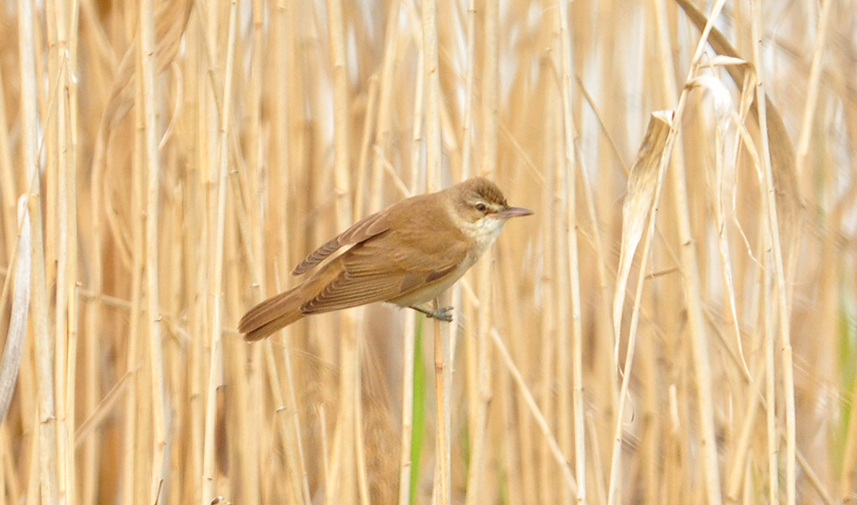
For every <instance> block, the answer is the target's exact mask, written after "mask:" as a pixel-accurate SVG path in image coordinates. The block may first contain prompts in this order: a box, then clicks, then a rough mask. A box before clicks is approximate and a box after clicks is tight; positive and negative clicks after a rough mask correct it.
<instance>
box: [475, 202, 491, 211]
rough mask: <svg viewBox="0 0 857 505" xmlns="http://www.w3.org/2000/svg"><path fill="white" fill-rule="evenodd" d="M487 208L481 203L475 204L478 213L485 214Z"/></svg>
mask: <svg viewBox="0 0 857 505" xmlns="http://www.w3.org/2000/svg"><path fill="white" fill-rule="evenodd" d="M487 208H488V207H486V206H485V204H484V203H482V202H479V203H477V204H476V210H478V211H479V212H485V209H487Z"/></svg>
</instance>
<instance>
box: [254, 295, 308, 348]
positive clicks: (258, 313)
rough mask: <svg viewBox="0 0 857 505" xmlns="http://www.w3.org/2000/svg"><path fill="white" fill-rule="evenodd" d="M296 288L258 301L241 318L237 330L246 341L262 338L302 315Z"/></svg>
mask: <svg viewBox="0 0 857 505" xmlns="http://www.w3.org/2000/svg"><path fill="white" fill-rule="evenodd" d="M298 289H299V287H298V288H295V289H291V290H289V291H286V292H284V293H280V294H279V295H277V296H274V297H271V298H268V299H267V300H265V301H264V302H261V303H259V304H258V305H256V306H255V307H253V308H252V309H250V310H249V311H247V313H246V314H244V317H242V318H241V321H240V322H239V323H238V331H239V332H241V333H243V334H244V339H245V340H247V341H248V342H254V341H256V340H260V339H263V338H265V337H267V336H268V335H270V334H271V333H274V332H275V331H277V330H279V329H281V328H285V327H286V326H288V325H290V324H292V323H294V322H295V321H297V320H298V319H300V318H302V317H304V314H303V313H302V312H301V307H300V306H301V297H300V296H299V293H298Z"/></svg>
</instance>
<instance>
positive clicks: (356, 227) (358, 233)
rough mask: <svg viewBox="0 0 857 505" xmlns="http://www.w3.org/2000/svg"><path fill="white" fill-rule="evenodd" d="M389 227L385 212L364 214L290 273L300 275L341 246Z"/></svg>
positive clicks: (362, 239) (374, 234)
mask: <svg viewBox="0 0 857 505" xmlns="http://www.w3.org/2000/svg"><path fill="white" fill-rule="evenodd" d="M389 229H390V225H389V219H388V214H387V213H385V212H383V211H382V212H376V213H375V214H372V215H371V216H366V217H365V218H363V219H361V220H360V221H357V222H356V223H354V224H353V225H351V228H348V229H347V230H345V231H344V232H342V233H340V234H339V235H337V236H335V237H333V238H332V239H330V240H328V241H327V243H325V244H324V245H322V246H321V247H319V248H318V249H316V250H315V251H313V252H312V253H311V254H310V255H309V256H307V257H306V259H305V260H303V261H302V262H301V263H300V264H299V265H298V266H296V267H295V269H294V270H292V275H301V274H302V273H304V272H306V271H307V270H309V269H311V268H312V267H314V266H316V265H318V264H319V263H321V262H322V261H324V259H325V258H327V257H328V256H330V255H331V254H333V253H334V252H335V251H336V250H337V249H339V248H340V247H342V246H346V245H350V244H357V243H360V242H363V241H364V240H368V239H370V238H372V237H375V236H377V235H380V234H381V233H384V232H385V231H387V230H389Z"/></svg>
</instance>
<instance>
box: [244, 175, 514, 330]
mask: <svg viewBox="0 0 857 505" xmlns="http://www.w3.org/2000/svg"><path fill="white" fill-rule="evenodd" d="M528 214H531V212H530V211H528V210H526V209H518V208H515V207H509V206H508V204H507V203H506V199H505V198H504V197H503V194H502V193H501V192H500V190H499V189H498V188H497V186H495V185H494V183H492V182H490V181H488V180H487V179H483V178H474V179H469V180H467V181H465V182H462V183H460V184H457V185H455V186H452V187H450V188H447V189H445V190H443V191H439V192H437V193H429V194H424V195H419V196H414V197H411V198H407V199H405V200H402V201H400V202H398V203H396V204H394V205H392V206H390V207H388V208H386V209H384V210H382V211H380V212H378V213H376V214H372V215H371V216H368V217H366V218H364V219H362V220H360V221H358V222H357V223H355V224H354V225H352V226H351V227H350V228H348V229H347V230H345V231H344V232H342V233H340V234H339V235H337V236H336V237H334V238H333V239H331V240H330V241H328V242H327V243H325V244H324V245H322V246H321V247H319V248H318V249H316V250H315V251H314V252H313V253H311V254H310V255H309V256H307V258H306V259H305V260H304V261H302V262H301V263H300V264H299V265H298V266H296V267H295V269H294V270H293V271H292V275H301V274H304V273H306V272H307V271H309V270H311V269H312V268H314V267H315V266H316V265H318V264H319V263H321V262H323V261H324V260H325V259H326V258H328V257H329V256H330V255H331V254H333V253H334V252H336V251H337V250H339V249H340V248H342V247H345V246H351V248H349V249H347V250H346V251H345V252H343V253H342V254H340V255H339V256H336V257H334V258H333V259H331V260H330V261H328V262H327V263H325V264H324V265H323V266H322V267H321V268H320V269H319V270H318V271H316V272H315V273H314V274H313V275H312V276H310V277H309V278H308V279H307V280H306V281H304V282H303V283H302V284H300V285H299V286H297V287H295V288H293V289H291V290H289V291H286V292H284V293H281V294H279V295H276V296H274V297H273V298H269V299H268V300H265V301H263V302H262V303H260V304H258V305H256V306H255V307H253V308H252V309H250V311H249V312H247V314H245V315H244V317H242V318H241V321H240V322H239V323H238V330H239V331H240V332H241V333H244V334H245V338H246V339H247V340H250V341H253V340H259V339H261V338H264V337H266V336H268V335H270V334H271V333H273V332H275V331H277V330H279V329H280V328H283V327H285V326H288V325H289V324H292V323H293V322H295V321H297V320H299V319H301V318H302V317H304V316H307V315H311V314H319V313H322V312H330V311H334V310H340V309H347V308H350V307H356V306H359V305H365V304H368V303H373V302H382V301H383V302H390V303H395V304H397V305H399V306H402V307H411V308H415V309H416V310H420V311H421V312H425V313H427V314H429V315H430V316H433V317H438V318H440V319H444V320H450V317H449V316H448V314H447V312H448V310H449V309H443V310H441V311H436V312H431V311H426V310H425V309H421V308H419V307H416V305H418V304H421V303H425V302H427V301H429V300H432V299H433V298H435V297H437V296H438V295H439V294H440V293H442V292H443V291H445V290H446V289H447V288H448V287H449V286H451V285H452V284H453V283H454V282H455V281H456V280H458V279H459V278H460V277H461V276H462V275H464V272H466V271H467V269H468V268H470V266H471V265H473V263H475V262H476V260H477V259H478V258H479V256H481V255H482V253H483V252H484V251H485V249H486V248H487V247H488V246H489V245H490V244H491V243H492V242H493V241H494V239H495V238H496V236H497V234H498V233H499V232H500V229H501V228H502V226H503V223H504V222H505V221H506V220H507V219H509V218H511V217H516V216H523V215H528Z"/></svg>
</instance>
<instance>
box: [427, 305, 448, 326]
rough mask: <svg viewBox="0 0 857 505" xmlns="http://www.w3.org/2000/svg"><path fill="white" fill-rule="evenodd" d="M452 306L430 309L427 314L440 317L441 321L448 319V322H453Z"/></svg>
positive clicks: (435, 317) (436, 317)
mask: <svg viewBox="0 0 857 505" xmlns="http://www.w3.org/2000/svg"><path fill="white" fill-rule="evenodd" d="M451 312H452V307H441V308H439V309H437V310H430V311H429V312H428V313H427V314H426V315H427V316H428V317H432V318H434V319H439V320H441V321H446V322H447V323H451V322H452V314H451Z"/></svg>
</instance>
